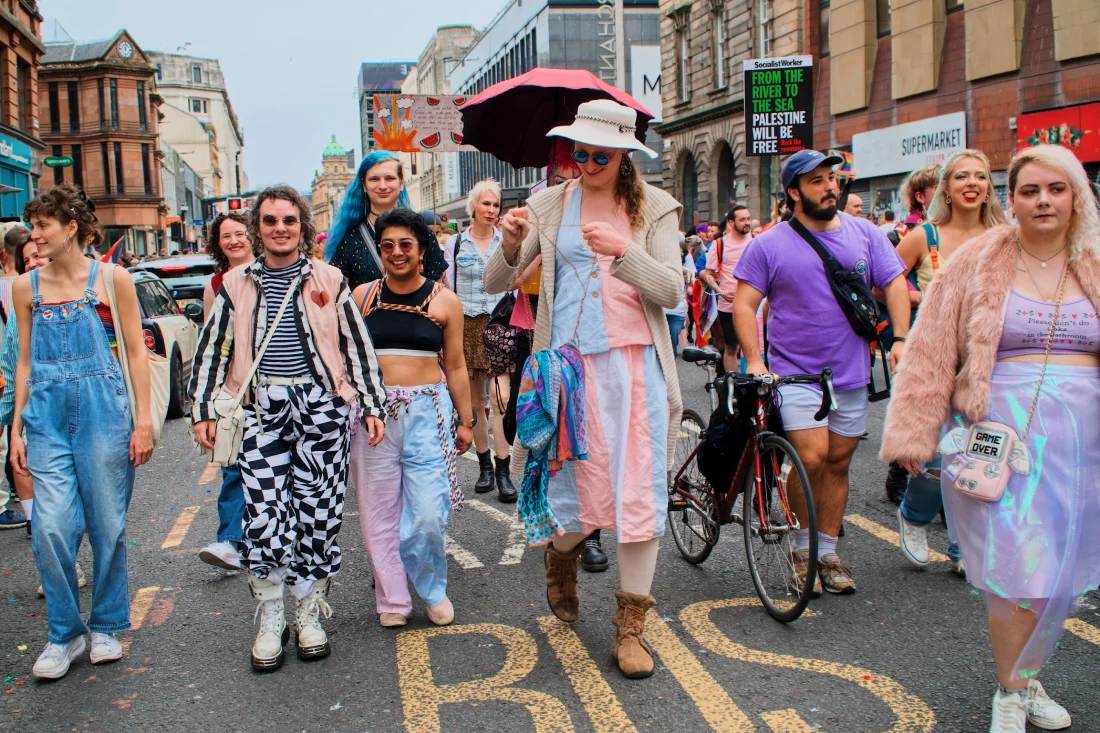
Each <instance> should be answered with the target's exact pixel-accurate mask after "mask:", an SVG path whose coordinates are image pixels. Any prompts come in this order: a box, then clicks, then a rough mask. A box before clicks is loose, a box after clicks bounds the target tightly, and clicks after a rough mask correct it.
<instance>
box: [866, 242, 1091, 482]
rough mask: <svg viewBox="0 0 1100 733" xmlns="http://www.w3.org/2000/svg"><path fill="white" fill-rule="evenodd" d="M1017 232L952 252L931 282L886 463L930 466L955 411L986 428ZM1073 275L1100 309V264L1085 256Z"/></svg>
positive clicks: (900, 380)
mask: <svg viewBox="0 0 1100 733" xmlns="http://www.w3.org/2000/svg"><path fill="white" fill-rule="evenodd" d="M1016 261H1017V250H1016V228H1015V227H1011V226H998V227H994V228H993V229H990V230H989V231H988V232H986V233H985V234H983V235H981V236H980V237H975V238H974V239H972V240H970V241H969V242H967V243H966V244H964V245H963V246H962V247H960V248H959V249H958V251H956V252H955V254H954V255H953V256H952V257H951V259H950V261H949V262H948V263H947V264H946V265H944V266H943V268H942V269H940V270H939V272H937V273H936V277H935V278H934V279H933V280H932V283H931V285H930V286H929V288H928V292H927V293H926V295H925V298H924V300H923V302H922V303H921V308H920V316H919V317H918V318H917V322H916V324H915V326H914V327H913V330H912V332H911V333H910V335H909V339H908V342H907V343H906V349H905V354H904V356H903V358H902V361H901V364H900V365H899V369H898V373H897V377H896V379H895V381H894V388H893V397H892V399H891V401H890V408H889V410H888V411H887V413H886V430H885V433H884V435H883V438H882V451H881V453H880V454H879V455H880V456H881V457H882V458H883V460H887V461H894V460H902V461H905V460H918V461H926V460H929V459H930V458H932V457H933V456H934V455H935V452H936V446H937V444H938V442H939V437H940V427H941V426H942V425H943V423H944V422H945V421H946V420H947V418H948V413H949V411H950V408H951V407H952V406H954V408H955V409H956V410H958V411H960V412H962V413H964V414H965V415H966V416H967V417H968V418H969V419H970V420H972V421H977V420H981V419H983V418H985V417H988V415H987V409H988V407H989V378H990V375H992V374H993V365H994V364H995V363H996V361H997V347H998V345H999V344H1000V341H1001V331H1002V329H1003V328H1004V314H1005V303H1006V301H1007V300H1008V291H1009V289H1010V288H1011V287H1012V282H1013V280H1014V279H1015V277H1016ZM1070 271H1071V272H1072V273H1073V274H1074V275H1075V276H1076V277H1077V280H1078V282H1080V283H1081V287H1082V289H1084V291H1085V295H1087V296H1088V297H1089V300H1091V301H1092V303H1093V304H1094V305H1096V306H1098V307H1100V261H1097V259H1096V258H1095V257H1094V255H1093V254H1092V253H1091V252H1087V251H1086V252H1083V253H1081V254H1079V255H1077V256H1076V257H1075V258H1074V259H1073V260H1072V261H1071V262H1070Z"/></svg>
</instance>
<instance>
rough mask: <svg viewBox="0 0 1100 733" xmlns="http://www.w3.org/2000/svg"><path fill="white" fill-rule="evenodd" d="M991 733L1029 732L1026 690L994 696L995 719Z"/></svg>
mask: <svg viewBox="0 0 1100 733" xmlns="http://www.w3.org/2000/svg"><path fill="white" fill-rule="evenodd" d="M989 733H1027V695H1026V693H1025V691H1024V690H1019V691H1016V692H1009V693H1007V694H1006V693H1004V692H1001V690H1000V688H998V689H997V694H996V695H994V696H993V720H992V721H990V724H989Z"/></svg>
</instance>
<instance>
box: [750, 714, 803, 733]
mask: <svg viewBox="0 0 1100 733" xmlns="http://www.w3.org/2000/svg"><path fill="white" fill-rule="evenodd" d="M760 717H761V718H763V719H764V722H765V723H767V724H768V727H769V728H771V729H772V733H813V730H814V729H813V728H811V727H810V724H809V723H807V722H806V721H805V720H803V719H802V718H801V716H799V714H798V711H796V710H773V711H772V712H770V713H760Z"/></svg>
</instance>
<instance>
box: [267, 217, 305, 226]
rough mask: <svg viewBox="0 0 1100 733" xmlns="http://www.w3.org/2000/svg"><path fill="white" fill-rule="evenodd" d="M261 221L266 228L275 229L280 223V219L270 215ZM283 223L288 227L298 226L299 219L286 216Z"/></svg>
mask: <svg viewBox="0 0 1100 733" xmlns="http://www.w3.org/2000/svg"><path fill="white" fill-rule="evenodd" d="M260 221H261V222H263V225H264V226H265V227H273V226H276V225H277V224H278V223H279V217H277V216H272V215H271V214H268V215H267V216H265V217H263V218H262V219H260ZM282 221H283V225H284V226H286V227H295V226H298V217H296V216H284V217H283V219H282Z"/></svg>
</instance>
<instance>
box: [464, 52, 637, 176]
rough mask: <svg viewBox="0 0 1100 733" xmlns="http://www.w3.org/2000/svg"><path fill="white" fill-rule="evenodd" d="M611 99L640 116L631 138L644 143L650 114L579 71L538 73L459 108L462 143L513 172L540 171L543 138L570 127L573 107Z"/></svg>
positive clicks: (546, 144)
mask: <svg viewBox="0 0 1100 733" xmlns="http://www.w3.org/2000/svg"><path fill="white" fill-rule="evenodd" d="M593 99H611V100H614V101H616V102H618V103H619V104H622V105H626V106H627V107H630V108H632V109H635V110H637V111H638V126H637V129H636V130H635V132H634V134H635V136H636V137H637V138H638V141H639V142H643V143H644V142H645V134H646V129H647V128H648V127H649V121H650V120H652V119H653V115H652V113H650V111H649V110H647V109H646V108H645V107H643V106H642V105H641V103H640V102H638V100H636V99H634V97H632V96H630V95H629V94H627V93H626V92H624V91H622V90H621V89H616V88H615V87H613V86H610V85H609V84H605V83H604V82H602V81H600V80H599V79H598V78H597V77H596V75H595V74H593V73H592V72H590V71H585V70H583V69H544V68H538V69H534V70H532V71H528V72H527V73H526V74H522V75H520V76H517V77H514V78H512V79H508V80H506V81H502V82H498V83H497V84H494V85H492V86H491V87H489V88H487V89H485V90H484V91H483V92H481V94H478V95H477V96H476V97H474V98H473V99H471V100H470V101H468V102H466V104H465V105H463V106H462V137H463V140H462V142H463V143H464V144H466V145H472V146H474V147H475V148H477V149H478V150H480V151H481V152H483V153H491V154H492V155H494V156H496V157H497V158H500V159H501V160H503V161H504V162H506V163H511V164H512V165H513V166H514V167H516V168H523V167H531V168H540V167H542V166H544V165H546V160H547V158H548V157H549V156H550V142H551V141H550V138H548V137H546V133H548V132H550V130H551V129H552V128H554V127H558V126H559V125H569V124H572V122H573V118H574V117H575V116H576V114H577V107H579V106H580V105H581V104H582V103H584V102H590V101H592V100H593Z"/></svg>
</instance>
